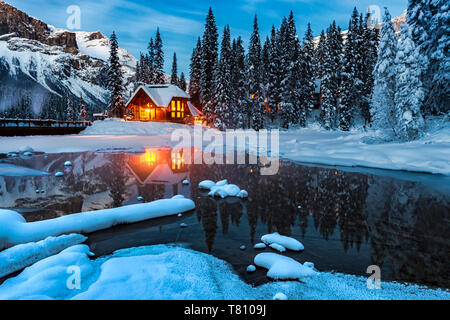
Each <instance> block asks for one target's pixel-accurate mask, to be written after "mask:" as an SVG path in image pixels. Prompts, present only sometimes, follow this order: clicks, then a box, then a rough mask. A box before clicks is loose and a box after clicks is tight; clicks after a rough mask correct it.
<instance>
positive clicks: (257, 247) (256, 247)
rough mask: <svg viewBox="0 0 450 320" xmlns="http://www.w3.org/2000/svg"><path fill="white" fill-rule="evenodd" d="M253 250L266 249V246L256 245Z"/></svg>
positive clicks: (263, 244) (262, 244)
mask: <svg viewBox="0 0 450 320" xmlns="http://www.w3.org/2000/svg"><path fill="white" fill-rule="evenodd" d="M253 248H255V249H258V250H261V249H265V248H267V246H266V244H265V243H257V244H255V246H254V247H253Z"/></svg>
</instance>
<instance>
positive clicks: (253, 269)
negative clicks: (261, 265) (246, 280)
mask: <svg viewBox="0 0 450 320" xmlns="http://www.w3.org/2000/svg"><path fill="white" fill-rule="evenodd" d="M255 271H256V267H255V266H254V265H249V266H248V267H247V272H248V273H253V272H255Z"/></svg>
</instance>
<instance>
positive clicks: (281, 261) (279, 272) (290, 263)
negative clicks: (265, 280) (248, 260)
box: [255, 253, 317, 280]
mask: <svg viewBox="0 0 450 320" xmlns="http://www.w3.org/2000/svg"><path fill="white" fill-rule="evenodd" d="M255 265H257V266H259V267H262V268H265V269H268V270H269V271H268V272H267V276H268V277H269V278H271V279H274V280H303V279H304V278H305V277H310V276H314V275H316V274H317V272H316V271H315V270H314V269H311V268H309V265H308V266H305V265H303V264H301V263H300V262H297V261H295V260H294V259H291V258H289V257H285V256H282V255H279V254H276V253H260V254H258V255H257V256H256V257H255Z"/></svg>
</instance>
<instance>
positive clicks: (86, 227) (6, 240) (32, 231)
mask: <svg viewBox="0 0 450 320" xmlns="http://www.w3.org/2000/svg"><path fill="white" fill-rule="evenodd" d="M194 209H195V203H194V201H192V200H190V199H185V198H175V199H166V200H158V201H154V202H151V203H145V204H137V205H132V206H125V207H120V208H115V209H108V210H99V211H92V212H82V213H77V214H72V215H68V216H63V217H60V218H56V219H52V220H44V221H38V222H31V223H27V222H26V221H25V219H24V218H23V217H22V216H21V215H20V214H19V213H17V212H15V211H10V210H0V226H1V229H0V250H2V249H4V248H8V247H11V246H14V245H18V244H22V243H28V242H35V241H40V240H43V239H46V238H48V237H51V236H59V235H62V234H70V233H82V234H84V233H91V232H94V231H99V230H104V229H108V228H111V227H114V226H117V225H121V224H130V223H136V222H141V221H145V220H150V219H155V218H161V217H167V216H172V215H178V214H179V213H184V212H188V211H191V210H194Z"/></svg>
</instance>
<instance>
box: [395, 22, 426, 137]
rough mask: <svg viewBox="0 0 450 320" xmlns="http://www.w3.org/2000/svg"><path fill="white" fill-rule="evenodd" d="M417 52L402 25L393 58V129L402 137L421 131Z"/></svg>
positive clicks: (422, 123) (409, 34)
mask: <svg viewBox="0 0 450 320" xmlns="http://www.w3.org/2000/svg"><path fill="white" fill-rule="evenodd" d="M420 55H421V54H420V50H419V48H416V46H415V43H414V41H413V39H412V35H411V32H410V29H409V27H408V25H403V26H402V37H401V41H400V43H399V46H398V52H397V57H396V61H395V62H396V66H397V78H396V90H395V107H396V109H395V118H396V126H395V133H396V135H397V137H398V138H399V139H401V140H403V141H410V140H414V139H417V138H418V137H419V136H420V135H421V134H422V133H423V126H424V119H423V116H422V112H421V108H420V107H421V105H422V103H423V100H424V98H425V95H424V90H423V85H422V81H421V80H420V76H421V69H420V66H419V64H420V61H421V57H420Z"/></svg>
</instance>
